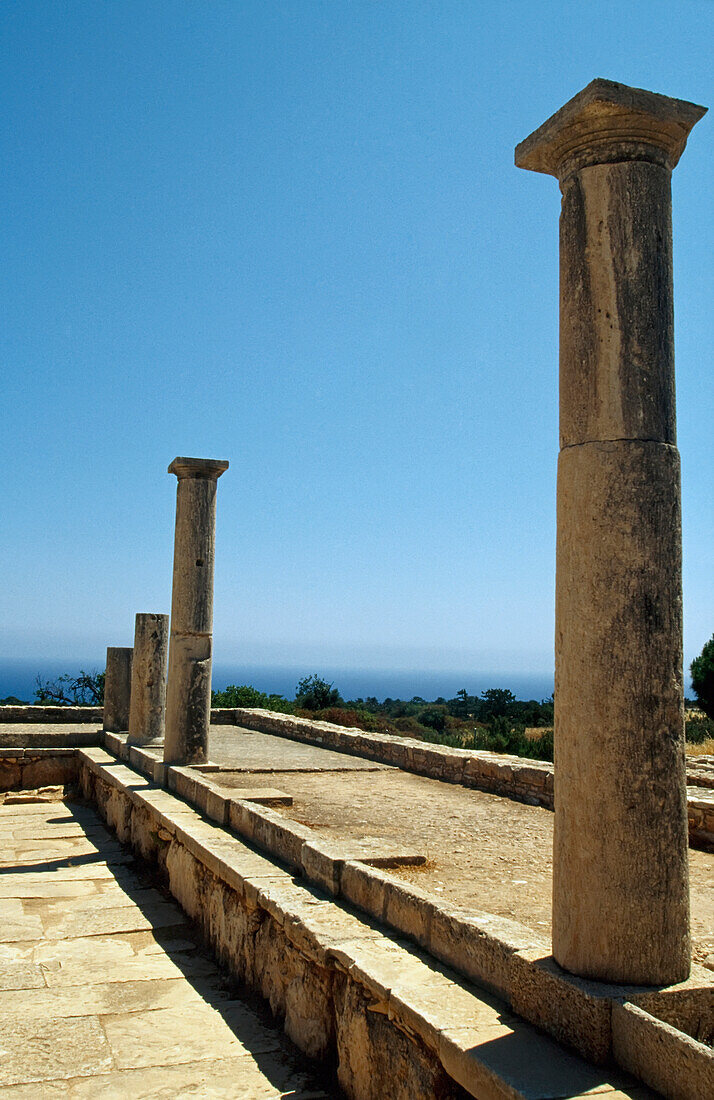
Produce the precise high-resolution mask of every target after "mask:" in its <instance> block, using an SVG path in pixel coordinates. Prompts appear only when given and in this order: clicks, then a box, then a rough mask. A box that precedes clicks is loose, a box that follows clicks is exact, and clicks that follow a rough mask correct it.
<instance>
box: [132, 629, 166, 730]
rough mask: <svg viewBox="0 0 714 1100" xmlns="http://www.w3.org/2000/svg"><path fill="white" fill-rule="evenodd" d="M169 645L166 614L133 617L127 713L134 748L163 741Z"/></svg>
mask: <svg viewBox="0 0 714 1100" xmlns="http://www.w3.org/2000/svg"><path fill="white" fill-rule="evenodd" d="M168 646H169V617H168V615H154V614H149V613H147V614H139V615H137V616H136V623H135V628H134V660H133V663H132V674H131V707H130V710H129V741H130V742H131V743H132V744H134V745H145V744H148V743H149V742H152V741H153V742H157V741H161V740H163V736H164V721H165V714H166V657H167V653H168Z"/></svg>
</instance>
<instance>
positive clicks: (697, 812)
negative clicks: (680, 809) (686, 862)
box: [687, 787, 714, 852]
mask: <svg viewBox="0 0 714 1100" xmlns="http://www.w3.org/2000/svg"><path fill="white" fill-rule="evenodd" d="M687 817H688V819H689V843H690V844H691V845H692V846H693V847H695V848H704V850H705V851H707V852H714V790H712V789H710V788H707V787H688V788H687Z"/></svg>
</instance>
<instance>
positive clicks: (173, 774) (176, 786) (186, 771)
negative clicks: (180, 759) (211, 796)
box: [167, 766, 197, 802]
mask: <svg viewBox="0 0 714 1100" xmlns="http://www.w3.org/2000/svg"><path fill="white" fill-rule="evenodd" d="M167 778H168V787H169V790H170V791H174V793H175V794H177V795H178V796H179V798H185V799H186V801H187V802H195V800H196V781H197V777H196V775H195V773H194V772H193V771H192V770H191V769H190V768H179V767H176V766H171V767H169V768H168V771H167Z"/></svg>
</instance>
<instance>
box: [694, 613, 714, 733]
mask: <svg viewBox="0 0 714 1100" xmlns="http://www.w3.org/2000/svg"><path fill="white" fill-rule="evenodd" d="M689 671H690V672H691V674H692V687H693V688H694V694H695V696H696V700H697V703H698V704H699V706H700V707H701V708H702V710H703V711H704V713H705V714H706V716H707V717H708V718H714V634H712V636H711V638H710V639H709V641H708V642H705V643H704V648H703V649H702V652H701V653H700V654H699V656H698V657H695V658H694V660H693V661H692V663H691V665H690V666H689Z"/></svg>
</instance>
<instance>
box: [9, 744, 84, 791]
mask: <svg viewBox="0 0 714 1100" xmlns="http://www.w3.org/2000/svg"><path fill="white" fill-rule="evenodd" d="M76 779H77V753H76V751H75V749H73V748H57V749H46V748H32V749H16V748H0V791H21V790H35V789H37V788H38V787H55V786H66V785H67V784H70V783H74V782H75V781H76Z"/></svg>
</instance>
